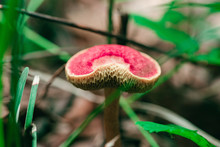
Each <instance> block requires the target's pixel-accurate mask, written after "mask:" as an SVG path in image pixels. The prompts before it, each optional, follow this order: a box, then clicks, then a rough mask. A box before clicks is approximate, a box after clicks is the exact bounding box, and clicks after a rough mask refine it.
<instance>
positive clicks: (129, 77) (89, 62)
mask: <svg viewBox="0 0 220 147" xmlns="http://www.w3.org/2000/svg"><path fill="white" fill-rule="evenodd" d="M65 71H66V77H67V79H68V80H69V81H70V82H71V83H72V84H73V85H75V86H76V87H78V88H81V89H84V90H96V89H101V88H104V91H105V97H106V99H105V102H106V101H107V98H108V96H110V95H111V94H112V93H114V92H115V91H116V89H118V88H119V89H120V91H126V92H145V91H147V90H149V89H151V88H152V87H153V85H154V83H155V82H156V81H157V79H158V78H159V76H160V73H161V69H160V66H159V64H158V63H157V62H156V61H155V60H154V59H153V58H151V57H150V56H148V55H147V54H144V53H141V52H138V51H136V50H135V49H132V48H130V47H128V46H123V45H116V44H109V45H97V46H94V47H91V48H88V49H85V50H82V51H80V52H78V53H77V54H75V55H74V56H72V57H71V58H70V59H69V61H68V62H67V64H66V68H65ZM119 97H120V95H118V96H117V98H115V99H114V101H113V102H112V103H111V104H107V103H105V104H106V107H105V109H104V129H105V137H106V142H109V141H111V140H112V139H113V138H115V137H116V136H118V135H119V124H118V107H119ZM114 146H115V147H119V146H120V139H118V140H117V141H116V142H115V145H114Z"/></svg>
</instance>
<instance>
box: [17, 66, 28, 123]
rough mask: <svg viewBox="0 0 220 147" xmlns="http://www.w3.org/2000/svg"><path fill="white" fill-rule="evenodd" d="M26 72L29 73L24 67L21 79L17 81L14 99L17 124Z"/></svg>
mask: <svg viewBox="0 0 220 147" xmlns="http://www.w3.org/2000/svg"><path fill="white" fill-rule="evenodd" d="M28 72H29V68H28V67H26V68H25V69H24V70H23V72H22V74H21V77H20V78H19V80H18V85H17V91H16V96H15V99H14V114H15V120H16V122H17V123H18V118H19V111H20V110H19V109H20V103H21V98H22V95H23V91H24V86H25V84H26V80H27V76H28Z"/></svg>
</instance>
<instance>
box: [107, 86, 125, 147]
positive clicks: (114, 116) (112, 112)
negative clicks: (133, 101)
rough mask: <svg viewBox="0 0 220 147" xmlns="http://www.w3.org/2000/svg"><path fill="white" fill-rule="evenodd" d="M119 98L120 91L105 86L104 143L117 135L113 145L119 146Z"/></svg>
mask: <svg viewBox="0 0 220 147" xmlns="http://www.w3.org/2000/svg"><path fill="white" fill-rule="evenodd" d="M119 98H120V92H119V91H117V89H114V88H105V109H104V130H105V138H106V143H108V142H110V141H112V140H113V139H114V138H115V137H116V136H119V139H117V140H116V141H115V143H114V147H121V140H120V131H119V120H118V115H119Z"/></svg>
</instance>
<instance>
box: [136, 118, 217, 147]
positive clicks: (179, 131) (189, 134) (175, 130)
mask: <svg viewBox="0 0 220 147" xmlns="http://www.w3.org/2000/svg"><path fill="white" fill-rule="evenodd" d="M136 125H138V126H141V127H142V128H144V130H146V131H149V132H150V133H153V132H156V133H158V132H167V133H170V134H175V135H179V136H182V137H185V138H188V139H190V140H192V141H193V142H195V143H196V144H197V145H199V146H200V147H214V145H213V144H211V143H210V142H208V141H207V140H206V139H205V138H204V137H202V136H201V135H199V134H198V133H197V131H194V130H189V129H186V128H183V127H180V126H177V125H172V124H170V125H162V124H158V123H153V122H143V121H139V122H137V123H136Z"/></svg>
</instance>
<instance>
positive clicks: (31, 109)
mask: <svg viewBox="0 0 220 147" xmlns="http://www.w3.org/2000/svg"><path fill="white" fill-rule="evenodd" d="M39 80H40V78H39V76H35V77H34V80H33V83H32V87H31V92H30V98H29V103H28V108H27V115H26V120H25V125H24V129H25V130H26V129H27V128H28V127H30V126H31V123H32V119H33V114H34V105H35V100H36V96H37V89H38V85H39Z"/></svg>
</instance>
